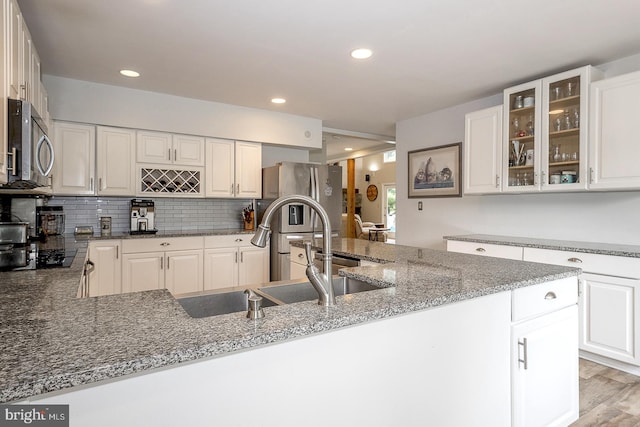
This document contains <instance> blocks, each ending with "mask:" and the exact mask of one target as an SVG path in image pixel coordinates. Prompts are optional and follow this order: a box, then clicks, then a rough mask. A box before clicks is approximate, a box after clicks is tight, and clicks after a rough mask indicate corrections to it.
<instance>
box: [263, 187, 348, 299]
mask: <svg viewBox="0 0 640 427" xmlns="http://www.w3.org/2000/svg"><path fill="white" fill-rule="evenodd" d="M289 203H302V204H304V205H307V206H309V207H310V208H311V209H313V210H314V211H316V213H317V214H318V216H319V217H320V220H321V221H322V234H323V244H322V252H323V255H324V260H323V266H324V273H320V271H319V270H318V268H317V267H316V266H315V265H313V261H312V260H311V259H309V258H310V257H311V256H310V255H311V246H310V245H308V246H307V247H306V248H305V250H306V252H307V271H306V273H307V277H308V278H309V282H311V285H313V287H314V288H315V290H316V292H318V304H319V305H323V306H329V305H335V303H336V298H335V295H334V293H333V285H332V281H331V222H330V221H329V215H328V214H327V211H325V210H324V208H323V207H322V205H321V204H320V203H318V202H317V201H315V200H313V199H312V198H311V197H308V196H302V195H291V196H283V197H280V198H278V199H276V200H275V201H274V202H273V203H271V204H270V205H269V206H268V207H267V210H266V211H265V212H264V216H263V217H262V222H261V223H260V225H259V226H258V230H257V231H256V234H255V235H254V236H253V239H251V243H252V244H253V245H255V246H259V247H261V248H264V247H265V246H267V238H268V237H269V234H270V233H271V227H270V226H269V224H270V223H271V217H272V216H273V215H274V213H275V212H278V210H279V209H280V208H282V207H283V206H284V205H286V204H289Z"/></svg>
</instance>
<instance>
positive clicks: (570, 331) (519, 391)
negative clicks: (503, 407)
mask: <svg viewBox="0 0 640 427" xmlns="http://www.w3.org/2000/svg"><path fill="white" fill-rule="evenodd" d="M577 329H578V307H577V306H576V305H573V306H571V307H568V308H564V309H562V310H560V311H556V312H553V313H551V314H546V315H543V316H540V317H536V318H534V319H532V320H528V321H524V322H520V323H516V324H514V325H513V327H512V342H511V351H512V355H513V357H512V362H511V363H512V369H511V392H512V418H513V419H512V425H513V426H514V427H515V426H527V427H536V426H558V427H561V426H562V427H564V426H567V425H569V424H570V423H572V422H573V421H575V420H577V419H578V415H579V409H578V398H579V390H578V342H577V341H578V338H577V335H576V331H577Z"/></svg>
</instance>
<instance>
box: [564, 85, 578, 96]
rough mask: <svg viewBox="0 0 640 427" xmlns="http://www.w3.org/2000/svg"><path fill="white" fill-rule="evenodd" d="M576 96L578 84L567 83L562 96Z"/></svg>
mask: <svg viewBox="0 0 640 427" xmlns="http://www.w3.org/2000/svg"><path fill="white" fill-rule="evenodd" d="M577 94H578V84H577V83H575V82H572V81H568V82H567V84H566V85H565V88H564V95H565V96H566V97H567V98H568V97H570V96H576V95H577Z"/></svg>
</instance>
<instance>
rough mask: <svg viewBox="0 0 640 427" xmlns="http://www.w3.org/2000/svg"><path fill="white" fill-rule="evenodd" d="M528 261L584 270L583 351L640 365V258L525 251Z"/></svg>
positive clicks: (581, 309)
mask: <svg viewBox="0 0 640 427" xmlns="http://www.w3.org/2000/svg"><path fill="white" fill-rule="evenodd" d="M524 260H525V261H533V262H544V263H547V264H556V265H564V266H571V267H579V268H581V269H582V271H583V274H582V275H581V276H580V278H581V282H582V285H581V291H582V292H581V295H580V341H579V345H580V349H581V350H584V351H588V352H590V353H593V354H597V355H600V356H605V357H608V358H610V359H614V360H617V361H620V362H625V363H630V364H632V365H636V366H638V365H640V316H639V315H638V314H637V313H638V311H639V310H640V299H639V298H640V259H638V258H631V257H620V256H612V255H600V254H591V253H579V252H571V251H559V250H550V249H537V248H524Z"/></svg>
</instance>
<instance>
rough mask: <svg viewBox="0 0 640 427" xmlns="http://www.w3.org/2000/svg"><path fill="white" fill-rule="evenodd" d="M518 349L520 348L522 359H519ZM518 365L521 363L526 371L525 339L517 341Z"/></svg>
mask: <svg viewBox="0 0 640 427" xmlns="http://www.w3.org/2000/svg"><path fill="white" fill-rule="evenodd" d="M520 347H522V357H520ZM518 363H519V364H520V363H522V364H523V365H524V369H525V370H526V369H527V367H528V363H527V339H526V338H522V341H520V340H518Z"/></svg>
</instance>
